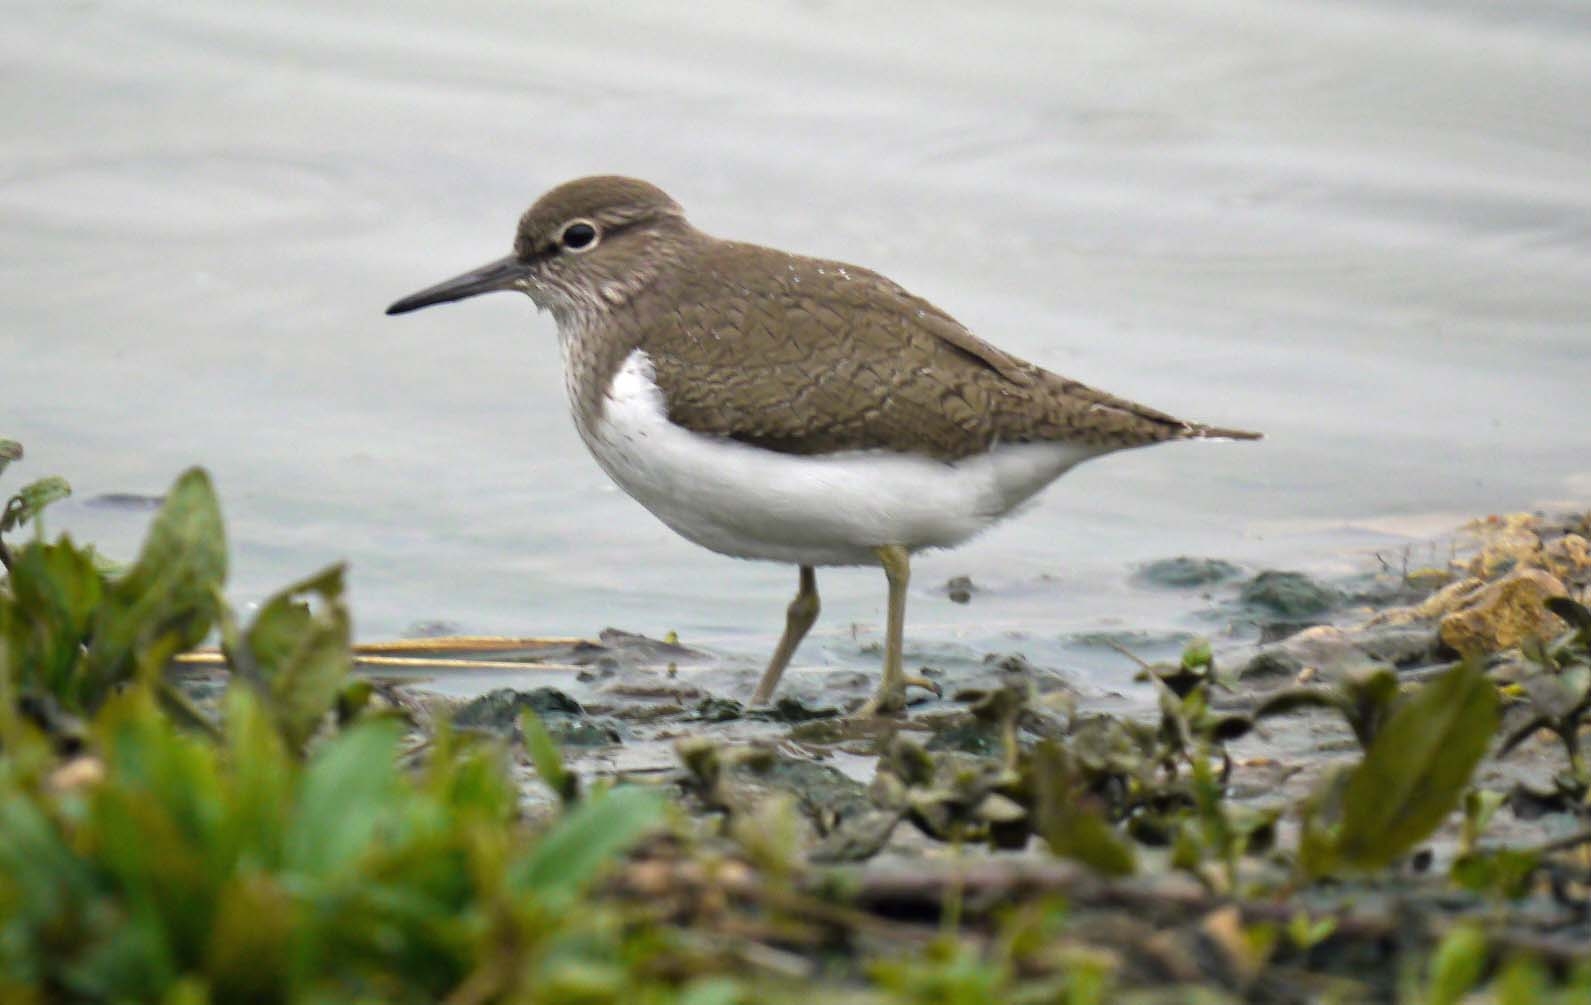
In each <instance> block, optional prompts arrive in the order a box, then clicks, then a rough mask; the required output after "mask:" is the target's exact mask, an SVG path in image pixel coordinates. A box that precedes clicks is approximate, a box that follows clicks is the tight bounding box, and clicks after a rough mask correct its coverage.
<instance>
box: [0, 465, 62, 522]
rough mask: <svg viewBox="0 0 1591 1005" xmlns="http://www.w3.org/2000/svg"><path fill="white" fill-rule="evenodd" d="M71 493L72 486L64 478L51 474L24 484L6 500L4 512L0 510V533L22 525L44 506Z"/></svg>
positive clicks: (37, 513)
mask: <svg viewBox="0 0 1591 1005" xmlns="http://www.w3.org/2000/svg"><path fill="white" fill-rule="evenodd" d="M71 494H72V486H70V485H68V484H67V483H66V479H65V478H60V477H56V476H53V475H52V476H51V477H49V478H40V479H39V480H38V481H36V482H33V483H31V484H29V485H26V486H24V487H23V489H22V491H20V492H18V493H17V494H16V495H14V496H12V497H11V498H10V500H8V501H7V502H6V508H5V510H4V512H0V534H4V533H6V532H8V531H12V530H15V529H16V528H18V527H21V526H23V525H24V524H26V523H27V522H28V521H29V520H32V519H33V518H35V517H37V516H38V515H39V513H40V512H42V511H43V510H44V507H46V506H48V505H50V504H51V503H54V502H60V501H61V500H62V499H65V498H66V497H67V496H69V495H71Z"/></svg>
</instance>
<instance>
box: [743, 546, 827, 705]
mask: <svg viewBox="0 0 1591 1005" xmlns="http://www.w3.org/2000/svg"><path fill="white" fill-rule="evenodd" d="M819 610H821V606H820V605H819V604H818V577H817V574H816V573H814V572H813V571H812V566H810V565H803V566H802V567H801V586H800V588H799V589H798V590H796V595H795V599H794V600H792V601H790V606H789V608H787V609H786V610H785V614H784V634H783V635H781V636H780V637H779V645H778V647H777V648H776V649H774V651H773V659H771V660H769V661H768V669H766V670H764V671H763V672H762V680H760V681H758V682H757V690H756V692H755V693H754V694H752V696H751V703H752V704H753V705H766V704H767V703H768V699H769V698H772V697H773V689H774V688H776V687H778V686H779V678H780V677H782V676H784V668H785V667H787V666H789V665H790V657H792V656H794V655H795V651H796V646H799V645H800V644H801V640H802V639H804V638H806V634H807V630H808V629H810V628H811V627H812V623H813V622H814V621H816V620H818V611H819Z"/></svg>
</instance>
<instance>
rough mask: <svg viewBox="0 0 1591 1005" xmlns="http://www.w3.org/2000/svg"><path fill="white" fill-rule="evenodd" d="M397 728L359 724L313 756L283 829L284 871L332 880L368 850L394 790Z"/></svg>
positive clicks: (393, 725)
mask: <svg viewBox="0 0 1591 1005" xmlns="http://www.w3.org/2000/svg"><path fill="white" fill-rule="evenodd" d="M399 728H400V727H399V725H398V724H397V723H395V722H382V721H374V722H368V723H363V724H361V725H359V726H357V727H355V728H354V729H352V730H349V731H348V732H346V733H344V734H342V735H341V736H339V737H337V738H336V739H335V740H333V741H332V742H330V743H328V744H327V745H326V746H325V747H323V748H321V749H320V750H318V751H317V752H316V755H315V758H314V760H313V761H312V762H311V763H310V765H309V769H308V771H307V773H306V774H305V776H304V782H303V786H302V788H301V789H300V792H299V798H298V804H297V805H296V806H294V807H293V812H292V818H291V820H290V821H289V822H288V826H287V837H286V842H285V846H284V849H283V860H284V862H285V864H286V865H287V867H288V868H290V869H293V870H295V871H299V872H303V873H304V874H306V875H310V876H317V877H321V878H332V877H335V876H337V875H339V874H343V873H345V872H347V871H348V870H349V869H350V867H351V866H352V865H353V864H354V863H355V862H356V861H357V860H358V858H359V857H360V856H361V855H364V854H366V853H367V852H368V851H369V850H370V848H371V846H372V844H373V843H374V841H375V839H376V835H377V833H378V832H379V830H380V827H381V824H382V821H383V820H384V819H385V817H386V816H387V814H388V811H389V810H390V809H391V807H392V804H393V801H394V793H395V790H396V789H397V787H398V767H397V761H396V748H397V744H398V733H399ZM349 878H350V879H352V878H353V876H352V874H351V873H350V874H349Z"/></svg>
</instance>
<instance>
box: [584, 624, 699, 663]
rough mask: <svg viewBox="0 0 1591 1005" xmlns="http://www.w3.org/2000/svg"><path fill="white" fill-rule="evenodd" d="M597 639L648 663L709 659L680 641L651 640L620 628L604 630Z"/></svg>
mask: <svg viewBox="0 0 1591 1005" xmlns="http://www.w3.org/2000/svg"><path fill="white" fill-rule="evenodd" d="M597 638H598V639H600V640H601V641H602V644H603V645H604V646H606V647H607V648H608V649H610V650H612V651H614V652H617V653H623V654H625V655H627V656H630V657H631V658H633V659H638V660H641V661H643V662H648V663H669V662H674V663H686V662H691V661H694V660H705V659H708V658H709V657H708V654H707V653H704V652H702V651H701V650H700V649H692V648H690V647H689V646H682V645H680V644H679V642H678V641H669V640H665V639H650V638H647V637H646V636H645V635H637V634H636V633H635V632H626V631H624V630H622V629H619V628H604V629H602V631H601V632H600V633H598V635H597Z"/></svg>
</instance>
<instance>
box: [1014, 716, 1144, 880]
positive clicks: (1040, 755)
mask: <svg viewBox="0 0 1591 1005" xmlns="http://www.w3.org/2000/svg"><path fill="white" fill-rule="evenodd" d="M1033 758H1034V760H1033V781H1034V786H1035V788H1036V790H1037V791H1036V793H1035V795H1036V797H1037V799H1036V802H1037V808H1036V810H1035V814H1034V820H1035V829H1036V830H1037V831H1038V833H1039V835H1040V836H1041V837H1043V838H1044V841H1045V843H1046V844H1048V845H1049V847H1050V851H1051V852H1053V853H1054V854H1056V855H1059V856H1061V857H1062V858H1070V859H1075V860H1077V861H1079V862H1082V863H1083V864H1084V865H1086V866H1089V867H1090V868H1092V869H1094V870H1096V871H1098V872H1101V873H1103V874H1104V875H1106V876H1127V875H1131V874H1132V873H1133V871H1134V870H1136V868H1137V861H1136V858H1135V856H1134V855H1133V850H1132V845H1131V844H1129V843H1128V842H1127V840H1126V839H1124V838H1123V837H1122V836H1121V835H1120V834H1118V833H1117V832H1116V829H1115V828H1114V827H1112V826H1111V825H1110V823H1109V822H1108V821H1106V819H1105V817H1104V814H1103V811H1102V810H1101V808H1100V807H1099V805H1098V801H1097V800H1095V799H1093V798H1092V797H1090V796H1088V795H1087V794H1086V793H1085V792H1084V785H1083V781H1082V778H1081V776H1080V774H1079V772H1078V771H1077V768H1076V766H1075V764H1074V763H1073V760H1072V757H1071V755H1070V753H1068V752H1067V750H1066V749H1065V748H1064V747H1062V746H1060V745H1059V744H1057V743H1055V742H1053V741H1046V742H1044V743H1041V744H1039V746H1038V748H1037V749H1035V751H1034V753H1033Z"/></svg>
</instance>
